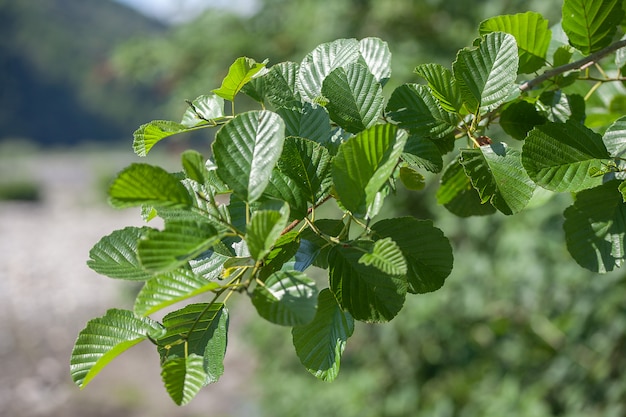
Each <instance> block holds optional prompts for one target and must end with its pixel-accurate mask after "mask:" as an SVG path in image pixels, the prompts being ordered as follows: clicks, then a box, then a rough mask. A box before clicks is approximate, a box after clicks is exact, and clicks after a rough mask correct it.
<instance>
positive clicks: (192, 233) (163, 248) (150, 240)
mask: <svg viewBox="0 0 626 417" xmlns="http://www.w3.org/2000/svg"><path fill="white" fill-rule="evenodd" d="M221 238H222V236H221V234H220V233H219V232H218V231H217V230H216V229H215V227H213V226H212V225H211V224H209V223H205V222H196V221H171V222H167V223H166V224H165V229H163V230H155V229H153V230H149V231H148V233H146V235H145V236H144V238H143V239H142V240H141V241H140V242H139V245H138V256H139V261H140V262H141V265H142V266H143V267H144V268H145V269H146V270H148V271H150V272H153V273H166V272H169V271H173V270H175V269H176V268H178V267H179V266H181V265H184V264H186V263H187V262H188V261H189V260H190V259H194V258H195V257H197V256H198V255H200V254H201V253H202V252H204V251H207V250H209V249H210V248H211V247H212V246H213V245H215V244H216V243H218V242H219V241H220V239H221Z"/></svg>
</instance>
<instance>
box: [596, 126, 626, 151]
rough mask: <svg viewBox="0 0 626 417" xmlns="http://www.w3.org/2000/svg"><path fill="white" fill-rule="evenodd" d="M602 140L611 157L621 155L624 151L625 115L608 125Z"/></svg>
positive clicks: (625, 142) (625, 136) (625, 140)
mask: <svg viewBox="0 0 626 417" xmlns="http://www.w3.org/2000/svg"><path fill="white" fill-rule="evenodd" d="M602 141H603V142H604V145H605V146H606V149H607V151H608V152H609V154H610V155H611V156H612V157H615V158H621V157H623V155H624V153H626V116H625V117H620V118H619V119H617V120H616V121H615V122H614V123H613V124H612V125H611V126H609V127H608V129H607V130H606V131H605V132H604V136H603V137H602Z"/></svg>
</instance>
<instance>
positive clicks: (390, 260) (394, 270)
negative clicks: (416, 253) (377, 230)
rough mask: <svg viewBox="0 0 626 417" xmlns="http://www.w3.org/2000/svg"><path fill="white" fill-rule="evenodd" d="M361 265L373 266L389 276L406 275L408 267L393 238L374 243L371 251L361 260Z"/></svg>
mask: <svg viewBox="0 0 626 417" xmlns="http://www.w3.org/2000/svg"><path fill="white" fill-rule="evenodd" d="M359 263H362V264H363V265H366V266H370V265H371V266H373V267H374V268H376V269H378V270H379V271H381V272H384V273H385V274H387V275H405V274H406V273H407V266H406V261H405V259H404V256H403V255H402V252H401V251H400V248H399V247H398V245H397V244H396V242H394V241H393V240H392V239H391V238H385V239H380V240H377V241H376V242H374V245H373V246H372V247H371V248H370V250H369V251H368V252H366V253H364V254H363V255H362V256H361V258H359Z"/></svg>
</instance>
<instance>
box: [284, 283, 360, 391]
mask: <svg viewBox="0 0 626 417" xmlns="http://www.w3.org/2000/svg"><path fill="white" fill-rule="evenodd" d="M317 304H318V305H317V312H316V313H315V318H314V319H313V321H312V322H310V323H309V324H307V325H304V326H297V327H294V328H293V330H292V331H291V333H292V335H293V345H294V346H295V348H296V354H297V355H298V358H300V361H301V362H302V364H303V365H304V366H305V367H306V368H307V369H308V371H309V372H310V373H312V374H313V375H315V376H316V377H317V378H320V379H322V380H324V381H333V380H334V379H335V378H336V377H337V374H338V373H339V365H340V362H341V355H342V353H343V351H344V349H345V347H346V342H347V340H348V338H349V337H350V336H352V333H353V332H354V321H353V320H352V317H351V316H350V314H349V313H347V312H344V311H343V310H342V308H341V306H340V305H339V304H338V303H337V300H336V299H335V296H334V295H333V294H332V293H331V292H330V291H329V290H328V288H326V289H324V290H322V291H321V292H320V294H319V297H318V303H317Z"/></svg>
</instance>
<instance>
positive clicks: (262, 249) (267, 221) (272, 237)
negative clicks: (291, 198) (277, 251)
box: [245, 203, 289, 260]
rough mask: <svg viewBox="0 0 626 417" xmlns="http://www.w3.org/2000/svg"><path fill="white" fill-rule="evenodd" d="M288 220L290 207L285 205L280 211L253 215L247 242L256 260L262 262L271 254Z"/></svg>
mask: <svg viewBox="0 0 626 417" xmlns="http://www.w3.org/2000/svg"><path fill="white" fill-rule="evenodd" d="M288 220H289V205H287V204H284V203H283V204H282V207H281V208H280V210H257V211H255V212H254V213H253V214H252V218H251V219H250V223H249V224H248V227H247V230H246V237H245V240H246V243H247V244H248V249H249V250H250V255H251V256H252V257H253V258H254V259H256V260H261V259H263V258H264V257H265V256H266V255H267V254H268V253H269V252H270V250H271V249H272V247H273V246H274V243H276V240H278V238H279V237H280V235H281V233H282V232H283V230H284V229H285V227H286V226H287V222H288Z"/></svg>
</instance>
